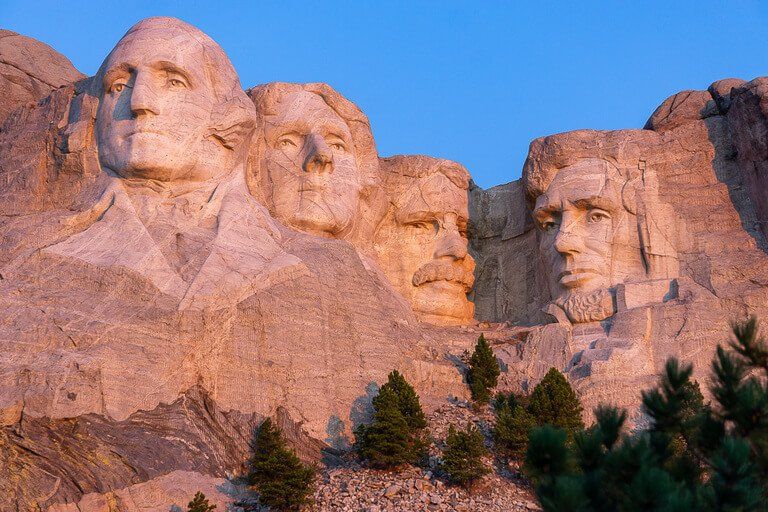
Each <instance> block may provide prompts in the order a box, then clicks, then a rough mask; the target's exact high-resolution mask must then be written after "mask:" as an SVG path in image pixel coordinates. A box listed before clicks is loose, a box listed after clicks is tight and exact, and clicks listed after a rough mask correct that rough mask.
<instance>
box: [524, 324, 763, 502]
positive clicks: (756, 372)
mask: <svg viewBox="0 0 768 512" xmlns="http://www.w3.org/2000/svg"><path fill="white" fill-rule="evenodd" d="M733 334H734V339H733V340H732V341H731V342H730V348H731V350H730V351H728V350H726V349H725V348H723V347H722V346H721V347H718V350H717V353H716V355H715V358H714V360H713V363H712V370H713V379H712V381H713V382H712V387H711V391H712V395H713V397H714V401H715V404H714V405H712V406H710V405H705V404H704V403H703V397H702V396H701V392H700V390H699V389H698V384H697V383H695V382H694V381H691V379H690V377H691V374H692V368H691V367H690V366H681V365H680V364H679V363H678V362H677V361H676V360H674V359H670V360H669V361H668V362H667V364H666V366H665V370H664V373H663V375H662V377H661V379H660V381H659V384H658V386H657V387H656V388H655V389H651V390H649V391H646V392H644V393H643V394H642V398H643V408H644V410H645V412H646V413H647V415H648V416H649V418H650V420H651V424H650V428H649V429H648V431H647V432H643V433H639V434H635V435H631V436H630V435H627V434H623V433H622V427H623V424H624V422H625V420H626V413H624V412H620V411H618V410H617V409H615V408H609V407H601V408H598V409H597V410H596V411H595V416H596V420H597V421H596V423H595V425H594V426H593V427H590V428H589V429H587V430H580V431H578V432H576V433H575V434H573V436H572V439H573V442H572V443H568V441H567V437H568V436H567V434H566V432H565V431H564V430H560V429H554V428H552V427H548V426H547V427H544V428H541V429H534V431H533V432H532V433H531V436H530V440H529V447H528V451H527V454H526V468H527V471H528V473H529V475H530V476H531V477H532V478H533V479H534V481H535V483H536V492H537V495H538V496H539V498H540V500H541V503H542V506H543V508H544V510H545V511H547V512H549V511H556V510H557V511H560V510H579V511H582V512H603V511H616V512H624V511H636V510H637V511H640V510H659V511H665V512H688V511H692V510H696V511H702V512H721V511H739V512H765V511H766V510H767V509H768V507H767V506H766V504H768V475H767V472H766V465H767V464H766V463H767V462H768V459H767V458H766V455H768V442H766V440H768V345H766V343H765V341H764V340H763V339H762V338H760V337H759V336H758V326H757V322H756V320H755V319H754V318H752V319H750V320H748V321H746V322H742V323H737V324H734V325H733Z"/></svg>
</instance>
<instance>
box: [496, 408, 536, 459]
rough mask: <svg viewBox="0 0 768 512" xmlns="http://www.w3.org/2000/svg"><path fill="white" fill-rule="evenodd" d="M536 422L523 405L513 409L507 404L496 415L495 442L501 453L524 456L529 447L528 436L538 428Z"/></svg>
mask: <svg viewBox="0 0 768 512" xmlns="http://www.w3.org/2000/svg"><path fill="white" fill-rule="evenodd" d="M536 426H537V425H536V420H535V419H534V418H533V416H531V415H530V414H529V413H528V411H526V410H525V409H524V408H523V407H522V406H521V405H519V404H518V405H515V406H514V408H511V407H510V406H509V405H508V403H505V404H504V405H503V406H502V407H501V408H500V409H499V410H498V411H497V414H496V425H495V426H494V428H493V440H494V442H495V444H496V447H497V449H498V450H499V451H501V452H504V453H506V454H509V455H513V456H522V455H524V454H525V450H526V448H527V446H528V436H529V435H530V433H531V431H532V430H533V429H534V428H535V427H536Z"/></svg>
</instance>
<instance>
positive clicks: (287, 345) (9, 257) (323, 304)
mask: <svg viewBox="0 0 768 512" xmlns="http://www.w3.org/2000/svg"><path fill="white" fill-rule="evenodd" d="M0 91H2V93H1V94H0V123H2V125H1V126H2V128H1V129H0V235H1V237H0V311H2V314H1V315H0V347H2V350H0V428H2V430H0V432H1V433H0V461H1V462H2V464H0V490H1V491H2V493H0V495H1V496H2V498H0V504H1V506H0V508H3V509H5V508H8V509H14V510H16V509H18V510H33V509H34V510H51V511H55V510H61V511H63V510H77V509H72V508H67V507H69V505H67V504H75V503H77V502H79V501H80V500H85V499H91V500H96V499H97V498H95V497H94V496H98V495H99V494H100V493H102V494H103V493H105V492H107V491H113V490H120V489H129V488H131V486H151V487H152V491H151V493H155V494H156V495H157V496H160V498H157V499H158V500H160V501H162V500H163V499H165V497H167V496H171V495H172V494H173V492H176V491H174V489H176V490H178V489H183V490H184V492H191V494H194V491H195V490H197V489H199V488H203V487H206V486H208V487H211V486H213V483H215V482H218V481H220V479H222V478H224V477H226V476H227V475H228V474H231V473H232V472H233V471H235V470H236V469H237V467H238V465H239V464H241V463H242V461H243V460H244V458H245V457H247V455H246V454H247V443H248V439H249V436H250V431H251V429H252V428H253V426H254V425H255V424H257V423H258V421H259V420H260V419H263V418H264V417H266V416H271V417H274V418H277V421H278V423H279V424H280V425H281V427H282V428H283V429H284V431H286V433H287V434H288V435H290V436H293V437H294V438H295V439H296V440H298V442H297V445H300V446H303V447H305V450H306V452H307V453H306V454H305V455H306V456H307V457H317V456H319V454H320V453H321V452H323V453H341V452H343V451H344V450H346V449H348V448H349V446H350V442H351V440H352V436H351V433H352V430H353V429H354V428H355V426H357V425H358V424H360V422H362V421H365V420H366V419H368V418H369V417H370V414H371V406H370V402H371V397H372V395H373V394H375V392H376V385H377V383H379V384H380V383H382V382H383V381H384V380H385V379H386V376H387V374H388V373H389V372H390V371H391V370H392V369H398V370H399V371H401V372H402V373H403V374H404V375H406V376H407V378H408V379H409V381H411V382H413V383H414V385H415V387H416V389H417V391H418V392H419V394H420V396H421V399H422V402H423V403H424V405H425V406H426V407H427V408H432V409H434V408H436V407H438V406H439V405H440V404H441V403H444V402H445V401H446V400H448V399H449V398H451V397H459V398H467V397H468V391H467V389H466V384H465V383H464V382H463V366H462V362H461V355H462V353H463V352H464V351H465V350H467V349H471V347H472V346H473V344H474V342H475V340H476V339H477V337H478V336H479V334H480V333H483V334H484V335H485V336H486V338H487V339H489V340H491V343H492V346H493V348H494V351H495V353H496V355H497V358H498V359H499V361H500V362H501V363H502V377H501V385H500V388H501V389H506V390H514V391H526V390H529V389H530V388H531V386H533V385H535V384H536V382H538V380H539V379H541V378H542V377H543V375H544V373H546V371H547V370H548V369H549V368H550V367H552V366H554V367H557V368H558V369H560V370H561V371H563V372H564V373H565V374H566V376H567V377H568V378H569V380H570V381H571V383H572V384H573V386H574V387H575V389H576V390H577V391H578V393H579V395H580V397H581V399H582V401H583V403H584V404H585V410H589V409H591V407H592V406H595V405H597V404H598V403H601V402H610V403H614V404H617V405H620V406H623V407H627V408H628V409H629V410H630V411H631V412H632V415H633V421H634V422H635V423H636V424H638V425H641V424H642V421H643V417H642V414H641V413H640V411H639V410H638V407H637V406H638V394H637V390H638V389H642V387H644V386H647V385H648V384H649V383H651V382H653V381H654V380H655V379H656V376H657V374H658V372H659V370H660V369H661V368H662V366H663V363H664V361H665V360H666V359H667V357H669V356H676V357H678V358H680V359H682V360H683V361H686V362H691V363H693V364H694V368H695V374H696V377H697V378H698V379H700V380H702V381H706V379H707V376H708V373H707V372H708V369H709V366H708V362H709V360H710V358H711V355H712V353H713V350H714V348H715V346H716V344H717V343H718V342H721V341H723V340H724V339H726V338H727V336H728V322H729V320H732V319H736V318H741V317H743V316H744V315H747V314H757V315H758V316H762V317H766V312H768V311H767V310H768V254H766V252H767V251H768V242H767V241H766V234H767V233H766V225H768V224H767V222H768V183H767V182H766V180H768V78H758V79H755V80H753V81H751V82H746V81H743V80H737V79H726V80H721V81H718V82H715V83H714V84H712V85H711V86H710V87H709V88H708V89H707V90H702V91H683V92H680V93H677V94H675V95H673V96H671V97H670V98H669V99H667V100H666V101H664V102H663V103H662V104H661V106H659V107H658V109H657V110H656V111H655V112H654V113H653V114H652V115H651V117H650V119H649V120H648V122H647V124H646V125H645V126H644V127H643V129H632V130H618V131H595V130H579V131H574V132H569V133H563V134H557V135H550V136H545V137H542V138H539V139H536V140H534V141H533V142H532V143H531V146H530V151H529V154H528V158H527V160H526V163H525V165H524V168H523V170H522V178H521V179H520V180H516V181H512V182H510V183H508V184H504V185H500V186H497V187H493V188H491V189H488V190H482V189H480V188H479V187H477V186H476V185H475V184H474V183H473V182H472V180H471V177H470V173H469V172H468V171H467V169H465V168H464V167H463V166H462V165H461V164H459V163H456V162H452V161H449V160H445V159H440V158H432V157H428V156H422V155H408V156H404V155H398V156H392V157H387V158H384V157H381V156H380V155H379V154H378V152H377V150H376V144H375V141H374V138H373V135H372V131H371V126H370V123H369V121H368V119H367V117H366V116H365V114H364V113H363V112H362V111H360V109H359V108H357V107H356V106H355V104H354V103H353V102H352V101H350V100H349V99H347V98H345V97H343V96H342V95H341V94H339V93H338V92H337V91H335V90H334V89H333V88H332V87H330V86H329V85H326V84H321V83H310V84H292V83H282V82H273V83H269V84H264V85H257V86H255V87H252V88H250V89H244V88H243V87H242V85H241V83H240V81H239V78H238V76H237V73H236V71H235V69H234V68H233V66H232V64H231V62H230V61H229V59H228V57H227V55H226V54H225V52H224V51H223V50H222V48H221V47H220V46H219V45H218V44H217V43H216V42H214V41H213V40H212V39H211V38H209V37H208V36H207V35H205V34H204V33H202V32H201V31H200V30H198V29H196V28H195V27H192V26H191V25H189V24H187V23H184V22H182V21H180V20H176V19H173V18H149V19H146V20H143V21H141V22H139V23H137V24H136V25H135V26H133V27H132V28H131V29H130V30H129V31H128V32H127V33H126V34H125V35H124V36H123V38H122V39H121V40H120V41H119V42H118V43H117V45H116V46H115V48H114V49H113V50H112V51H111V52H110V54H109V55H108V56H106V58H105V60H104V62H103V64H102V65H101V67H100V68H99V70H98V72H97V73H96V75H95V76H92V77H85V76H83V75H82V74H80V73H79V72H78V71H77V70H75V69H74V67H73V66H72V65H71V63H69V61H68V60H67V59H66V58H65V57H63V56H61V55H59V54H58V53H56V52H55V51H54V50H52V49H51V48H49V47H47V46H45V45H43V44H42V43H39V42H37V41H34V40H32V39H29V38H26V37H24V36H21V35H18V34H15V33H13V32H9V31H2V32H0ZM192 455H194V456H192ZM180 475H181V476H180ZM212 482H213V483H212ZM208 487H206V488H208ZM151 493H150V494H151ZM88 496H91V497H90V498H89V497H88ZM174 496H175V495H174ZM173 499H176V500H182V499H183V497H182V498H179V497H175V498H173ZM169 500H170V498H169ZM169 503H170V501H169ZM34 507H37V508H34Z"/></svg>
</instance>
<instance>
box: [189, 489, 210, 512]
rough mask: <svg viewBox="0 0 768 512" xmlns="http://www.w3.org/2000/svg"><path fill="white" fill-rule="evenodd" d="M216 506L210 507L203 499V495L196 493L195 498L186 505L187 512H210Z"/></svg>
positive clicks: (204, 498)
mask: <svg viewBox="0 0 768 512" xmlns="http://www.w3.org/2000/svg"><path fill="white" fill-rule="evenodd" d="M215 508H216V505H211V504H209V503H208V500H207V499H206V497H205V494H203V493H202V492H200V491H198V492H197V494H195V497H194V498H193V499H192V501H190V502H189V505H187V512H211V510H213V509H215Z"/></svg>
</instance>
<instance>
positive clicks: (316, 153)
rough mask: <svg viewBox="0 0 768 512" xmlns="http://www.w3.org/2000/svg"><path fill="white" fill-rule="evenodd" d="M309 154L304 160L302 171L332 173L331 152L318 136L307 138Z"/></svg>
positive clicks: (313, 135)
mask: <svg viewBox="0 0 768 512" xmlns="http://www.w3.org/2000/svg"><path fill="white" fill-rule="evenodd" d="M307 142H308V143H309V153H307V158H306V159H304V166H303V167H304V171H305V172H311V173H318V174H322V173H332V172H333V152H332V151H331V148H329V147H328V144H326V143H325V140H324V139H323V137H321V136H320V135H318V134H314V133H313V134H311V135H310V136H309V140H308V141H307Z"/></svg>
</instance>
